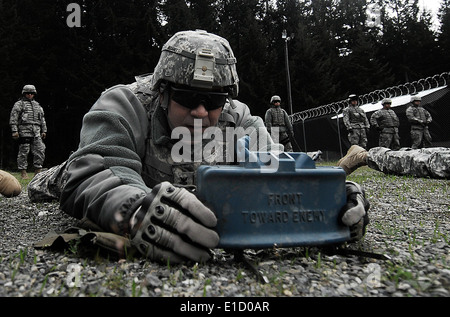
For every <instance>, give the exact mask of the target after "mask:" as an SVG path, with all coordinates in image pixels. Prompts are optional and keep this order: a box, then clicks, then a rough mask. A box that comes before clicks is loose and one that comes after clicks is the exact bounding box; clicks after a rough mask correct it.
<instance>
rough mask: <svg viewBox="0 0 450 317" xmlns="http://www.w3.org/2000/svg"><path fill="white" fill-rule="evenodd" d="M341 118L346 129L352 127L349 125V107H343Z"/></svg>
mask: <svg viewBox="0 0 450 317" xmlns="http://www.w3.org/2000/svg"><path fill="white" fill-rule="evenodd" d="M342 118H343V121H344V125H345V127H346V128H347V130H350V129H351V128H352V127H351V125H350V115H349V108H345V109H344V111H343V112H342Z"/></svg>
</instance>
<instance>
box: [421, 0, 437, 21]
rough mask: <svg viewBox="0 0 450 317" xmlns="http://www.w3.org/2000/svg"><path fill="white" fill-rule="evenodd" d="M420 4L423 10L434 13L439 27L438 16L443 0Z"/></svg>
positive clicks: (423, 1) (423, 0) (426, 0)
mask: <svg viewBox="0 0 450 317" xmlns="http://www.w3.org/2000/svg"><path fill="white" fill-rule="evenodd" d="M419 4H420V6H421V7H422V8H425V9H427V10H430V11H431V12H432V13H433V19H434V24H435V25H438V23H439V20H438V18H437V14H438V11H439V8H440V7H441V0H420V1H419Z"/></svg>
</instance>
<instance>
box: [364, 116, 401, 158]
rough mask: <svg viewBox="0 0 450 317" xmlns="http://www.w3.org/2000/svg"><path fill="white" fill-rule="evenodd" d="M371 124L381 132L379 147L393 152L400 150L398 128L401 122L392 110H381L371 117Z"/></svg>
mask: <svg viewBox="0 0 450 317" xmlns="http://www.w3.org/2000/svg"><path fill="white" fill-rule="evenodd" d="M370 124H371V125H372V126H373V127H375V128H376V129H377V130H378V131H380V138H379V146H380V147H386V148H390V149H392V150H398V149H400V137H399V135H398V128H399V126H400V120H399V119H398V117H397V115H396V114H395V112H394V111H393V110H391V109H384V108H383V109H380V110H378V111H376V112H375V113H374V114H373V115H372V116H371V117H370Z"/></svg>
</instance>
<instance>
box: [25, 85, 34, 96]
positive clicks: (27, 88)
mask: <svg viewBox="0 0 450 317" xmlns="http://www.w3.org/2000/svg"><path fill="white" fill-rule="evenodd" d="M31 92H32V93H35V94H36V93H37V92H36V87H34V85H25V86H23V89H22V95H23V94H25V93H31Z"/></svg>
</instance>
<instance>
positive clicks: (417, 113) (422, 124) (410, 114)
mask: <svg viewBox="0 0 450 317" xmlns="http://www.w3.org/2000/svg"><path fill="white" fill-rule="evenodd" d="M406 117H407V118H408V121H409V122H410V123H411V140H412V145H411V147H412V148H413V149H418V148H421V147H423V146H422V145H424V146H431V141H432V138H431V135H430V131H429V130H428V125H429V124H430V123H431V121H432V120H433V119H432V118H431V115H430V113H429V112H428V111H427V110H426V109H425V108H423V107H422V106H420V105H414V104H412V105H411V106H409V107H408V109H407V110H406Z"/></svg>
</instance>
